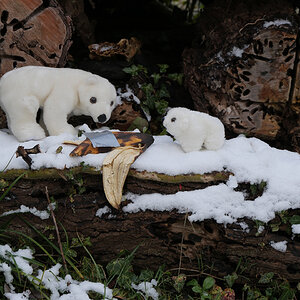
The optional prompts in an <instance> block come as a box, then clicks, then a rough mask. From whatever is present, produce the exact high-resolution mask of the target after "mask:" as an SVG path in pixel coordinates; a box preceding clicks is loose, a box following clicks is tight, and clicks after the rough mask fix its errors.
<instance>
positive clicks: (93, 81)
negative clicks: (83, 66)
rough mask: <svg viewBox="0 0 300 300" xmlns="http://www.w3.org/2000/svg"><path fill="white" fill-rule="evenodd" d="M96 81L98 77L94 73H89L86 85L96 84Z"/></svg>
mask: <svg viewBox="0 0 300 300" xmlns="http://www.w3.org/2000/svg"><path fill="white" fill-rule="evenodd" d="M97 82H98V77H97V76H96V75H91V76H90V77H89V78H88V79H87V80H86V83H87V84H88V85H93V84H96V83H97Z"/></svg>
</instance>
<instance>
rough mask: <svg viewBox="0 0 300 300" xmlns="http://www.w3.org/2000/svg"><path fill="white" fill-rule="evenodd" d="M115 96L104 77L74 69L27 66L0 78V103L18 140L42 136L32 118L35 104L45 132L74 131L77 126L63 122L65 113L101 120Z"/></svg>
mask: <svg viewBox="0 0 300 300" xmlns="http://www.w3.org/2000/svg"><path fill="white" fill-rule="evenodd" d="M116 97H117V96H116V89H115V87H114V86H113V85H112V84H111V83H110V82H109V81H108V80H107V79H105V78H103V77H100V76H98V75H94V74H92V73H89V72H86V71H82V70H78V69H69V68H48V67H37V66H27V67H22V68H19V69H14V70H12V71H10V72H8V73H6V74H5V75H4V76H2V78H1V80H0V106H1V107H2V108H3V110H4V112H5V113H6V117H7V123H8V127H9V129H10V130H11V132H12V133H13V134H14V135H15V137H16V138H17V139H18V140H19V141H27V140H39V139H42V138H44V137H45V131H44V129H43V128H42V127H41V126H40V125H39V124H37V122H36V115H37V112H38V110H39V108H42V110H43V121H44V124H45V126H46V129H47V131H48V134H49V135H59V134H61V133H70V134H73V135H75V134H77V130H76V129H75V128H74V127H73V126H72V125H70V124H68V123H67V119H68V116H69V115H72V114H74V115H87V116H91V117H92V118H93V120H94V121H95V122H100V123H104V122H106V121H107V120H108V119H109V118H110V115H111V112H112V110H113V109H114V107H115V104H116Z"/></svg>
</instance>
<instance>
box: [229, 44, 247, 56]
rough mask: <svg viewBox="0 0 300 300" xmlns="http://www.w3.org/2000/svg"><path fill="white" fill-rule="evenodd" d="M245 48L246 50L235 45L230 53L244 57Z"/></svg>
mask: <svg viewBox="0 0 300 300" xmlns="http://www.w3.org/2000/svg"><path fill="white" fill-rule="evenodd" d="M244 50H245V48H243V49H241V48H238V47H236V46H234V47H233V48H232V50H231V52H230V53H229V54H230V55H233V56H237V57H242V55H243V53H244Z"/></svg>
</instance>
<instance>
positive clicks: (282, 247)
mask: <svg viewBox="0 0 300 300" xmlns="http://www.w3.org/2000/svg"><path fill="white" fill-rule="evenodd" d="M270 245H271V247H272V248H274V249H275V250H277V251H280V252H286V249H287V241H281V242H274V241H271V242H270Z"/></svg>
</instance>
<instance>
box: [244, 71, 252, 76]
mask: <svg viewBox="0 0 300 300" xmlns="http://www.w3.org/2000/svg"><path fill="white" fill-rule="evenodd" d="M243 74H244V75H246V76H249V75H251V73H250V72H249V71H244V72H243Z"/></svg>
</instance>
